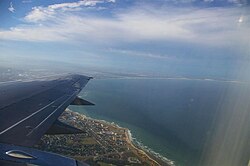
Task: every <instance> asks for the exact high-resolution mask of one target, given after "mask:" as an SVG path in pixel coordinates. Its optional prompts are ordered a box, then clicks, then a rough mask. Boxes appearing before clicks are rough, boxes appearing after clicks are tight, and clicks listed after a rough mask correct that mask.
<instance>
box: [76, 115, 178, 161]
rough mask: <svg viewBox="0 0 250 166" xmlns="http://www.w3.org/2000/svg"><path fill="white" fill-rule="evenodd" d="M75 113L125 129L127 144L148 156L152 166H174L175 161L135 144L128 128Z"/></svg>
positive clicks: (137, 143)
mask: <svg viewBox="0 0 250 166" xmlns="http://www.w3.org/2000/svg"><path fill="white" fill-rule="evenodd" d="M75 113H78V114H80V115H81V116H84V118H87V119H91V120H94V121H98V122H101V123H105V124H107V125H111V126H113V127H116V128H119V129H123V130H124V131H125V134H126V141H127V143H128V144H129V145H130V146H131V147H132V148H134V149H135V150H136V151H137V153H139V154H142V155H144V156H146V157H147V158H148V160H149V161H151V162H152V165H166V166H174V162H173V161H171V160H169V159H167V158H166V159H165V157H164V156H161V155H160V154H158V153H156V152H154V151H153V150H149V149H146V148H145V147H144V146H143V145H140V144H142V143H139V142H135V141H136V138H133V137H132V134H131V131H130V130H129V129H128V128H124V127H121V126H119V125H118V124H116V123H114V122H108V121H106V120H100V119H95V118H92V117H89V116H86V115H85V114H83V113H79V112H75ZM134 140H135V141H134ZM156 154H157V155H156ZM159 155H160V156H159Z"/></svg>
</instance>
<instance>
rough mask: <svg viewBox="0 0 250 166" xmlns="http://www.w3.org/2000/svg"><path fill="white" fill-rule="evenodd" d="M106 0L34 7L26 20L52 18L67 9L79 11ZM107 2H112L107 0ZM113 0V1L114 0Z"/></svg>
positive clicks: (85, 0) (83, 0)
mask: <svg viewBox="0 0 250 166" xmlns="http://www.w3.org/2000/svg"><path fill="white" fill-rule="evenodd" d="M104 2H106V1H105V0H81V1H77V2H70V3H60V4H53V5H49V6H48V7H41V6H38V7H33V8H32V11H31V12H30V13H28V14H27V15H26V16H25V18H24V19H25V20H26V21H28V22H37V21H44V20H46V19H50V18H52V17H53V16H54V15H55V14H56V13H57V14H58V13H60V12H65V11H77V10H80V9H81V7H94V6H96V5H97V4H98V3H104ZM107 2H111V1H110V0H107ZM112 2H113V1H112Z"/></svg>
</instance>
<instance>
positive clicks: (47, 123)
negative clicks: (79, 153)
mask: <svg viewBox="0 0 250 166" xmlns="http://www.w3.org/2000/svg"><path fill="white" fill-rule="evenodd" d="M89 80H90V77H86V76H82V75H68V76H65V77H61V78H57V79H51V78H50V79H42V80H36V81H26V82H24V81H16V82H6V83H0V165H4V164H5V165H14V164H13V163H16V164H27V163H29V164H35V165H48V166H49V165H55V162H56V163H57V164H56V165H58V164H59V163H61V164H59V165H70V164H69V163H72V164H71V165H72V166H73V165H74V166H76V165H80V163H79V162H77V161H75V160H73V159H69V158H66V157H63V156H60V155H57V154H52V153H47V152H42V151H39V150H35V149H32V148H30V147H31V146H33V145H34V144H35V143H37V141H39V140H40V138H41V137H42V136H43V135H44V134H45V133H46V132H48V131H49V133H51V132H52V133H53V132H55V133H57V132H58V131H59V133H62V131H64V129H65V132H66V133H67V131H70V132H72V133H74V128H73V127H70V126H68V127H67V125H66V124H62V123H60V122H58V120H57V118H58V117H59V116H60V115H61V114H62V112H63V111H64V110H65V109H66V108H67V107H68V106H69V105H70V104H71V103H72V104H74V105H75V104H76V103H80V104H82V105H84V104H86V105H88V104H89V105H90V104H92V103H90V102H87V101H85V100H83V99H80V98H79V97H77V95H78V94H79V93H80V91H81V90H82V88H83V87H84V86H85V85H86V84H87V82H88V81H89ZM58 126H59V127H58ZM59 128H60V130H58V129H59ZM75 130H76V131H77V130H78V129H75ZM60 131H61V132H60ZM70 132H69V133H70ZM66 161H68V163H67V162H66ZM9 163H11V164H9ZM83 165H84V164H83Z"/></svg>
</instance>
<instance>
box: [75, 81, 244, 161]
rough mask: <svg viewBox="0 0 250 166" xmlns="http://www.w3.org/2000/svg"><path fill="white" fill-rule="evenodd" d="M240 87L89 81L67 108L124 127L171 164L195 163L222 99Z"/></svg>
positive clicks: (217, 83)
mask: <svg viewBox="0 0 250 166" xmlns="http://www.w3.org/2000/svg"><path fill="white" fill-rule="evenodd" d="M235 86H239V84H238V83H232V82H224V81H215V80H192V79H144V78H130V79H129V78H124V79H93V80H91V81H90V82H89V83H88V84H87V86H86V87H85V88H84V90H83V91H82V92H81V93H80V96H81V97H83V98H84V99H86V100H89V101H91V102H93V103H95V104H96V105H95V106H84V107H81V106H70V109H71V110H73V111H77V112H80V113H83V114H85V115H87V116H90V117H92V118H96V119H102V120H106V121H109V122H114V123H116V124H118V125H119V126H122V127H126V128H128V129H129V130H130V131H131V133H132V136H133V138H134V141H135V142H137V144H139V145H141V146H143V147H144V148H146V149H147V150H150V151H153V152H154V153H155V154H157V155H159V156H162V157H166V158H168V159H170V160H172V161H174V163H175V165H180V166H182V165H190V166H194V165H198V163H199V160H200V157H201V155H202V151H203V147H204V145H205V143H206V140H207V139H208V137H209V135H211V132H212V131H213V128H212V123H213V120H214V118H215V115H216V111H218V107H219V105H220V101H221V99H222V98H224V96H223V95H225V93H226V92H227V90H228V89H231V88H233V87H235Z"/></svg>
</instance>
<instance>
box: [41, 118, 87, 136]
mask: <svg viewBox="0 0 250 166" xmlns="http://www.w3.org/2000/svg"><path fill="white" fill-rule="evenodd" d="M79 133H85V132H84V131H83V130H80V129H78V128H75V127H73V126H70V125H68V124H65V123H63V122H61V121H59V120H56V121H55V122H54V124H53V125H52V126H51V127H50V129H49V130H48V131H47V132H46V134H49V135H56V134H79Z"/></svg>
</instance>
